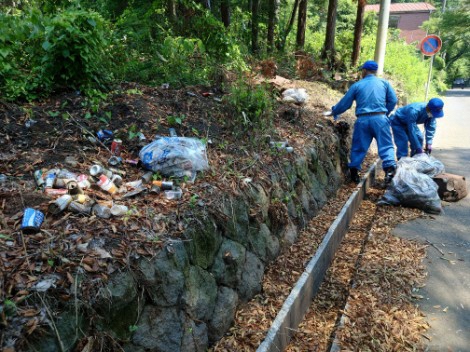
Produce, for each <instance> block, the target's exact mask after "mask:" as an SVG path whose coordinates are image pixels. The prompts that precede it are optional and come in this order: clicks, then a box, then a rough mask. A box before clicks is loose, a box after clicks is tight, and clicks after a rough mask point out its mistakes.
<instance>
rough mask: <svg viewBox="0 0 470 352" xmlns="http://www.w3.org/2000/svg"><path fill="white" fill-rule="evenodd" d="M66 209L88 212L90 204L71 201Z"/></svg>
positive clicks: (77, 212) (89, 211)
mask: <svg viewBox="0 0 470 352" xmlns="http://www.w3.org/2000/svg"><path fill="white" fill-rule="evenodd" d="M68 210H70V211H71V212H72V213H75V214H87V215H88V214H90V213H91V206H90V205H88V204H80V203H78V202H71V203H70V204H69V207H68Z"/></svg>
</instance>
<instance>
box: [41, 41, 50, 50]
mask: <svg viewBox="0 0 470 352" xmlns="http://www.w3.org/2000/svg"><path fill="white" fill-rule="evenodd" d="M51 47H52V44H51V43H49V42H48V41H45V42H44V43H42V48H43V49H44V50H46V51H48V50H49V49H50V48H51Z"/></svg>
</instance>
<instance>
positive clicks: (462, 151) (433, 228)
mask: <svg viewBox="0 0 470 352" xmlns="http://www.w3.org/2000/svg"><path fill="white" fill-rule="evenodd" d="M444 114H445V115H444V117H443V118H442V119H439V120H438V126H437V130H436V136H435V139H434V143H433V148H434V149H433V152H432V155H433V156H434V157H436V158H437V159H439V160H441V161H442V162H443V163H444V165H445V168H446V172H450V173H454V174H459V175H463V176H465V177H466V180H467V189H470V89H469V88H466V89H463V90H462V89H460V88H458V89H452V90H449V91H448V92H447V94H446V96H445V98H444ZM443 206H444V213H443V214H442V215H437V216H433V217H431V218H427V219H418V220H414V221H410V222H408V223H405V224H401V225H399V226H397V228H396V229H395V230H394V233H395V234H396V235H398V236H401V237H406V238H411V239H416V240H418V241H420V242H423V243H427V244H429V247H428V248H427V257H426V259H425V265H426V267H427V270H428V279H427V282H426V286H425V287H423V288H422V289H420V291H419V292H417V294H419V295H422V296H423V298H422V299H420V300H418V301H417V304H418V305H419V307H420V309H421V310H422V311H423V312H424V313H425V314H426V316H427V321H428V323H429V324H430V326H431V328H430V330H429V331H428V332H427V333H426V336H427V337H429V338H430V340H429V341H427V340H425V342H427V343H428V346H429V349H428V351H439V352H440V351H452V352H464V351H470V195H468V196H467V197H466V198H464V199H462V200H460V201H459V202H456V203H446V202H443Z"/></svg>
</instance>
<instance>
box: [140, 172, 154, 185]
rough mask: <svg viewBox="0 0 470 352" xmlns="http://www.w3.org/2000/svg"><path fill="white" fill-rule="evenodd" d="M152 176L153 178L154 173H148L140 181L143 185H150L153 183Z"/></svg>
mask: <svg viewBox="0 0 470 352" xmlns="http://www.w3.org/2000/svg"><path fill="white" fill-rule="evenodd" d="M152 176H153V171H149V172H146V173H145V174H143V175H142V176H141V177H140V179H141V180H142V183H149V182H150V181H152Z"/></svg>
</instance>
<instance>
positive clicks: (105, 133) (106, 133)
mask: <svg viewBox="0 0 470 352" xmlns="http://www.w3.org/2000/svg"><path fill="white" fill-rule="evenodd" d="M96 137H98V139H99V140H100V141H102V142H103V141H106V140H110V139H112V138H113V131H110V130H99V131H98V132H96Z"/></svg>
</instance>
